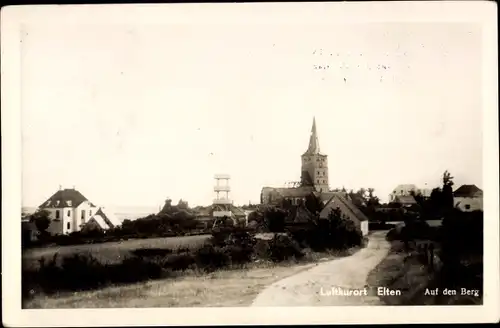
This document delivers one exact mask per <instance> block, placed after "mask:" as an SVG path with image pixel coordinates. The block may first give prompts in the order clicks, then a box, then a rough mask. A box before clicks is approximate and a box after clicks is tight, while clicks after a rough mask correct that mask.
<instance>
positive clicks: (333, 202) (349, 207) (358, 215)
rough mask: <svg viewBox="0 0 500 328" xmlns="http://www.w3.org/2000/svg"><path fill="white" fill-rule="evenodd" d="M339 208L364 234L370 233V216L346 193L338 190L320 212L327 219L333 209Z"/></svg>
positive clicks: (320, 215) (322, 217) (321, 216)
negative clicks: (348, 197) (349, 198)
mask: <svg viewBox="0 0 500 328" xmlns="http://www.w3.org/2000/svg"><path fill="white" fill-rule="evenodd" d="M337 208H338V209H339V210H340V212H341V213H342V215H343V216H345V217H346V218H348V219H349V220H351V221H353V222H354V224H355V225H356V226H357V227H358V228H359V229H360V230H361V232H362V233H363V236H366V235H367V234H368V232H369V230H368V218H367V217H366V215H365V214H363V212H361V210H360V209H359V208H358V207H356V206H355V205H354V204H353V203H352V202H351V201H349V200H348V199H347V198H346V194H345V193H341V192H336V193H334V194H333V195H332V196H331V198H330V199H329V200H328V201H327V202H326V204H325V206H324V208H323V210H322V211H321V213H320V214H319V217H320V219H327V218H328V215H330V213H331V212H332V210H334V209H337Z"/></svg>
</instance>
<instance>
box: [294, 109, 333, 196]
mask: <svg viewBox="0 0 500 328" xmlns="http://www.w3.org/2000/svg"><path fill="white" fill-rule="evenodd" d="M300 180H301V184H302V185H303V186H314V189H315V190H316V191H319V192H328V191H329V183H328V156H327V155H323V154H321V153H320V151H319V141H318V134H317V132H316V119H315V118H313V124H312V129H311V136H310V138H309V147H308V148H307V151H306V152H305V153H304V154H302V174H301V179H300Z"/></svg>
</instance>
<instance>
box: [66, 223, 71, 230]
mask: <svg viewBox="0 0 500 328" xmlns="http://www.w3.org/2000/svg"><path fill="white" fill-rule="evenodd" d="M66 227H67V228H68V230H69V229H71V223H69V222H68V224H66Z"/></svg>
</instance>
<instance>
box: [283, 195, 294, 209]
mask: <svg viewBox="0 0 500 328" xmlns="http://www.w3.org/2000/svg"><path fill="white" fill-rule="evenodd" d="M281 207H282V208H283V209H285V210H288V209H290V208H291V207H292V201H291V200H290V199H286V198H283V199H282V200H281Z"/></svg>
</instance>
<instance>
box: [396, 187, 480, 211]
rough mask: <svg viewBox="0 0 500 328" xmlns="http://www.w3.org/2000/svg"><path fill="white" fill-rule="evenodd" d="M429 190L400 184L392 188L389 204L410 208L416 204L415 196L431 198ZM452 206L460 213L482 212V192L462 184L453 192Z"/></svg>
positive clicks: (477, 188)
mask: <svg viewBox="0 0 500 328" xmlns="http://www.w3.org/2000/svg"><path fill="white" fill-rule="evenodd" d="M431 192H432V190H431V189H420V188H417V186H416V185H414V184H402V185H399V186H397V187H396V188H394V190H393V191H392V193H391V194H390V195H389V203H393V204H394V203H395V204H399V205H401V206H404V207H406V206H412V205H415V204H417V201H416V199H415V197H416V195H420V196H422V197H424V198H429V197H430V196H431ZM453 202H454V206H455V207H456V208H458V209H460V210H461V211H464V212H470V211H476V210H481V211H482V210H483V191H482V190H481V189H480V188H479V187H477V186H476V185H473V184H471V185H469V184H464V185H462V186H460V187H459V188H457V189H456V190H455V191H453Z"/></svg>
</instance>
